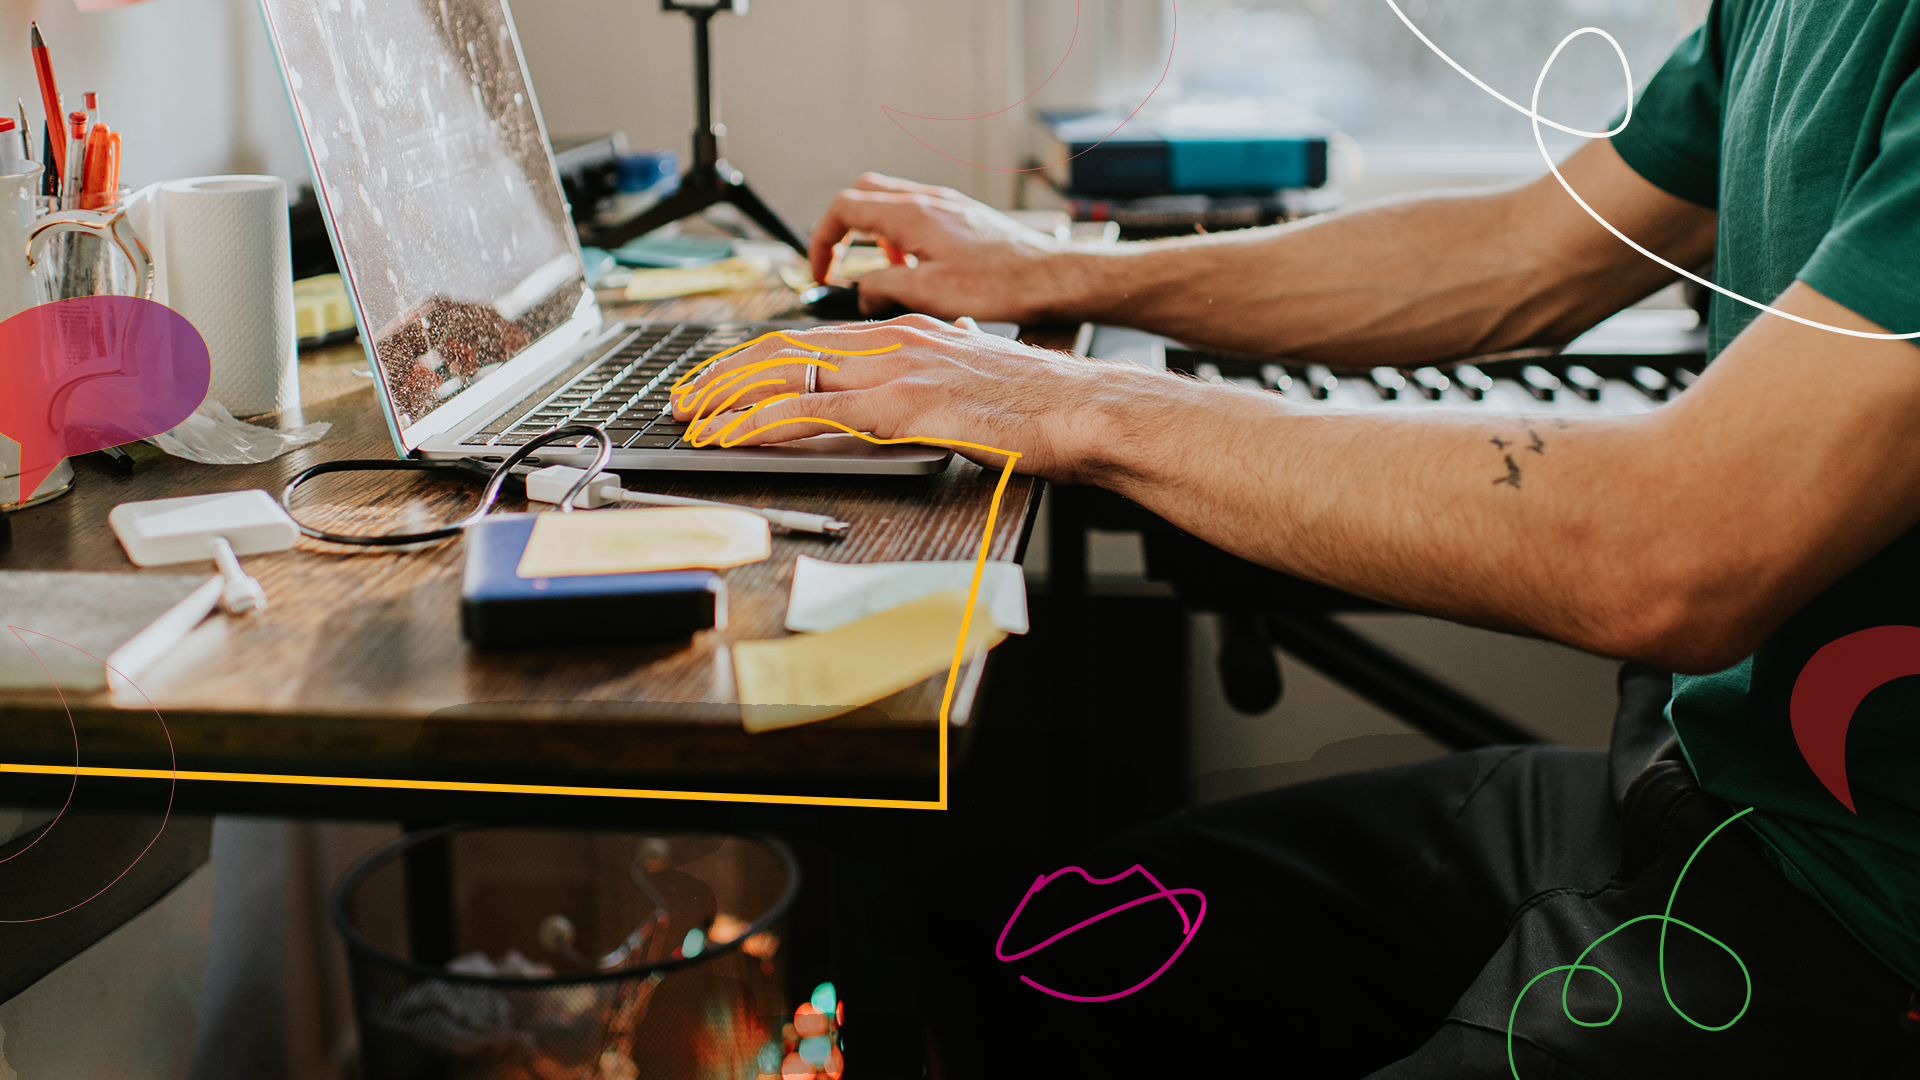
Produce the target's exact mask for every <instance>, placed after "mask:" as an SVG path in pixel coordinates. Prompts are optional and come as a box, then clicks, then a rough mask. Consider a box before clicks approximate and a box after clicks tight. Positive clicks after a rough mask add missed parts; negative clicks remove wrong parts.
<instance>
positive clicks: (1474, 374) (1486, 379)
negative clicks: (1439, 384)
mask: <svg viewBox="0 0 1920 1080" xmlns="http://www.w3.org/2000/svg"><path fill="white" fill-rule="evenodd" d="M1453 382H1454V385H1456V386H1458V387H1460V389H1462V390H1464V391H1466V394H1467V396H1468V397H1470V398H1472V399H1473V400H1475V401H1479V400H1480V399H1481V398H1483V397H1485V396H1486V395H1487V391H1489V390H1491V389H1493V377H1492V376H1490V375H1488V374H1487V373H1486V372H1484V371H1481V370H1480V369H1479V368H1477V367H1474V366H1473V365H1472V364H1455V365H1454V366H1453Z"/></svg>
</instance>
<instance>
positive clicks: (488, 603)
mask: <svg viewBox="0 0 1920 1080" xmlns="http://www.w3.org/2000/svg"><path fill="white" fill-rule="evenodd" d="M536 516H537V515H534V514H491V515H489V516H487V517H484V518H482V519H480V521H479V522H477V523H476V524H474V525H473V526H472V527H471V528H469V529H468V530H467V535H466V541H467V570H466V578H465V581H464V582H463V584H462V585H461V588H460V627H461V630H462V632H463V633H465V635H466V637H467V640H468V641H471V642H473V643H474V644H475V645H479V646H483V647H511V646H541V645H614V644H627V643H634V642H651V641H672V640H676V639H680V638H686V637H690V636H692V634H693V633H694V631H696V630H705V629H707V628H709V627H724V626H725V625H726V618H727V616H726V612H727V588H726V582H725V581H724V580H722V579H721V577H720V575H719V574H716V573H714V572H713V571H711V570H662V571H656V572H654V573H647V574H583V575H580V576H578V577H550V578H523V577H521V576H519V575H518V574H517V573H515V572H514V571H515V570H516V569H517V568H518V567H519V565H520V556H521V555H522V554H523V553H524V552H525V551H526V549H527V539H528V537H530V536H532V535H533V523H534V520H535V518H536Z"/></svg>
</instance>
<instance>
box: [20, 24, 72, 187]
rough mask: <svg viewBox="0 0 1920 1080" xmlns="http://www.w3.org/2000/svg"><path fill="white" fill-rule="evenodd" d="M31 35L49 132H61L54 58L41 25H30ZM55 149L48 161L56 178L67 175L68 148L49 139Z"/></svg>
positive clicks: (34, 62)
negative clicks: (48, 50)
mask: <svg viewBox="0 0 1920 1080" xmlns="http://www.w3.org/2000/svg"><path fill="white" fill-rule="evenodd" d="M28 25H29V26H30V27H31V33H30V34H29V38H28V51H29V52H31V53H32V54H33V72H34V74H35V75H38V76H39V77H40V104H41V105H42V106H43V107H44V108H45V109H46V112H47V130H48V131H49V132H55V131H59V130H60V129H61V127H62V126H64V125H62V124H61V123H60V87H59V86H57V85H56V84H55V83H54V81H53V57H52V56H50V55H48V53H47V39H46V38H44V37H41V36H40V24H39V23H37V22H36V23H29V24H28ZM48 145H50V146H52V147H53V157H52V158H50V159H48V161H47V163H46V164H47V171H48V172H49V173H51V174H53V175H54V176H55V177H56V178H57V177H61V176H65V175H66V173H67V147H66V143H65V141H64V140H62V139H49V140H48Z"/></svg>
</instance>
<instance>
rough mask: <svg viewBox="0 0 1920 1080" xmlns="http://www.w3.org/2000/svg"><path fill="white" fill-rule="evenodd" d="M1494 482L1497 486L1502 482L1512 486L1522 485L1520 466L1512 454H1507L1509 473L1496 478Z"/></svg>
mask: <svg viewBox="0 0 1920 1080" xmlns="http://www.w3.org/2000/svg"><path fill="white" fill-rule="evenodd" d="M1493 484H1494V486H1495V487H1498V486H1500V485H1501V484H1505V485H1507V486H1508V487H1511V488H1518V487H1519V486H1520V466H1518V465H1515V464H1514V463H1513V455H1512V454H1508V455H1507V475H1505V476H1502V477H1499V478H1497V479H1495V480H1494V482H1493Z"/></svg>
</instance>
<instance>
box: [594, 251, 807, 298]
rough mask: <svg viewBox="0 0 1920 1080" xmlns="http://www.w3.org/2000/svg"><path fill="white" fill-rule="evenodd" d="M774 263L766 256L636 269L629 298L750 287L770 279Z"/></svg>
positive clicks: (628, 287) (670, 295)
mask: <svg viewBox="0 0 1920 1080" xmlns="http://www.w3.org/2000/svg"><path fill="white" fill-rule="evenodd" d="M772 269H773V264H772V263H770V262H768V261H767V260H765V259H747V258H736V259H722V260H721V261H719V262H717V263H709V264H707V265H706V266H690V267H686V268H684V269H682V268H672V269H660V270H635V271H634V272H633V276H632V277H630V278H628V279H627V291H626V294H625V295H626V298H627V299H628V300H665V299H667V298H669V297H674V296H692V295H694V294H695V293H708V292H727V291H729V290H732V289H747V288H752V287H753V286H755V285H758V284H760V283H761V282H762V281H764V280H765V279H766V276H767V273H768V272H769V271H771V270H772Z"/></svg>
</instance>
